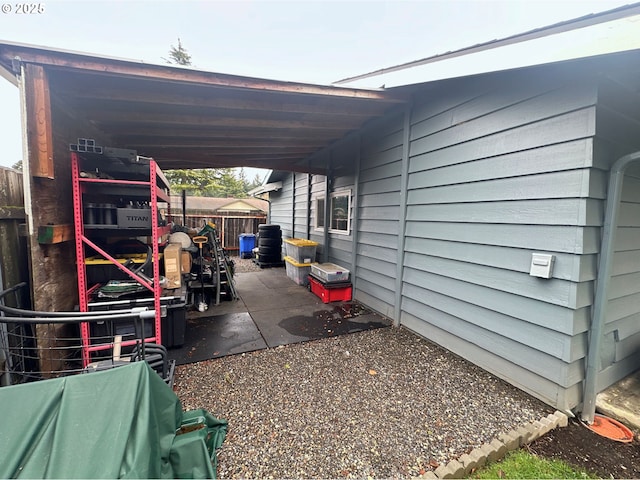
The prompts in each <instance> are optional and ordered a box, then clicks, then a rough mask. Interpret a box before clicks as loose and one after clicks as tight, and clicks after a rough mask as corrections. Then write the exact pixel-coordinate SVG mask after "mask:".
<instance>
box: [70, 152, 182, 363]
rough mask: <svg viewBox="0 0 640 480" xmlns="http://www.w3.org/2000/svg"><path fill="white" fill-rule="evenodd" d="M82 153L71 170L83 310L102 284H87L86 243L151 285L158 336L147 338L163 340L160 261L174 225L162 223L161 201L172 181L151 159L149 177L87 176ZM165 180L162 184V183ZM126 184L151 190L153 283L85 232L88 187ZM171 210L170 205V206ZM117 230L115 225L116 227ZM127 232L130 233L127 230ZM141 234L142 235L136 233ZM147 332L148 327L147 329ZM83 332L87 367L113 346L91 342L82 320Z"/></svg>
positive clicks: (74, 157)
mask: <svg viewBox="0 0 640 480" xmlns="http://www.w3.org/2000/svg"><path fill="white" fill-rule="evenodd" d="M81 161H82V160H81V154H78V153H76V152H72V153H71V171H72V178H73V216H74V226H75V244H76V245H75V246H76V265H77V274H78V297H79V305H80V311H82V312H88V311H89V297H90V295H91V294H92V293H93V292H94V291H95V290H96V289H97V288H99V285H94V286H91V287H89V286H88V285H87V271H86V258H85V245H87V246H89V247H91V248H92V249H93V250H95V251H96V252H98V253H99V254H100V255H102V257H103V258H105V259H107V260H109V261H110V262H112V263H113V265H114V266H116V267H117V268H118V269H120V270H122V271H123V272H125V273H126V274H127V275H128V276H129V277H131V278H132V279H134V280H135V281H136V282H138V283H139V284H140V285H142V286H144V287H145V288H147V289H148V290H149V291H150V292H151V293H152V294H153V308H154V310H155V322H154V335H153V336H152V337H148V338H145V341H146V342H155V343H161V339H162V331H161V313H160V312H161V310H160V308H161V305H160V297H161V296H162V287H161V286H160V261H159V253H160V252H159V243H160V238H161V237H162V236H163V235H165V234H167V233H169V232H170V230H171V226H170V225H167V226H158V201H159V200H160V201H162V202H166V203H167V205H168V206H169V202H170V196H169V182H168V181H167V178H166V177H165V176H164V174H163V173H162V170H160V168H159V167H158V165H157V164H156V162H155V161H154V160H153V159H150V161H149V180H148V181H140V180H112V179H102V178H84V177H81V176H80V171H81V170H80V163H81ZM159 183H161V184H162V185H159ZM98 185H100V186H114V187H115V186H124V187H132V188H138V189H141V188H142V189H148V192H149V204H150V209H151V212H150V214H151V228H150V229H149V230H150V233H151V235H150V237H151V242H152V255H153V261H152V265H153V283H149V282H148V281H147V280H145V279H144V278H142V277H141V276H140V275H137V274H135V273H134V272H132V271H131V270H129V269H127V268H126V267H125V266H123V265H122V264H120V263H119V262H118V261H117V260H116V259H115V258H114V257H113V256H111V255H110V254H109V253H107V252H106V251H105V250H104V249H102V248H100V247H99V246H98V245H97V244H96V243H95V242H94V241H92V240H91V238H89V237H88V236H87V232H86V231H85V223H84V213H83V210H84V209H83V195H84V194H85V193H87V189H89V188H90V187H94V188H95V187H96V186H98ZM167 212H168V213H169V212H170V211H169V207H168V209H167ZM114 229H115V227H114ZM125 233H126V232H125ZM115 235H117V236H125V235H123V232H122V231H119V232H118V233H116V234H115ZM136 236H138V235H136ZM143 332H144V328H143ZM80 334H81V337H82V346H83V348H82V362H83V366H85V367H86V366H87V365H88V364H89V362H90V361H91V355H90V354H91V352H94V351H100V350H107V349H110V348H112V345H111V344H100V345H92V344H91V342H90V331H89V324H88V323H82V324H81V327H80ZM133 343H135V341H133V340H132V341H128V342H123V343H122V344H123V345H124V346H126V345H128V344H133Z"/></svg>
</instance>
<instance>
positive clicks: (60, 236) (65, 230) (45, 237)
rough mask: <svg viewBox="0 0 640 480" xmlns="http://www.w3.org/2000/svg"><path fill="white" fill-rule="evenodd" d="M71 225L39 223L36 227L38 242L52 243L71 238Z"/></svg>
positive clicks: (66, 240)
mask: <svg viewBox="0 0 640 480" xmlns="http://www.w3.org/2000/svg"><path fill="white" fill-rule="evenodd" d="M73 238H74V236H73V225H71V224H70V223H68V224H64V225H41V226H39V227H38V243H40V244H52V243H62V242H68V241H70V240H73Z"/></svg>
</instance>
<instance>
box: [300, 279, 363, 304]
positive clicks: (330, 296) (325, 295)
mask: <svg viewBox="0 0 640 480" xmlns="http://www.w3.org/2000/svg"><path fill="white" fill-rule="evenodd" d="M309 287H310V288H311V292H312V293H313V294H314V295H315V296H317V297H318V298H320V300H322V303H329V302H349V301H351V295H352V293H353V291H352V290H353V287H352V285H351V283H348V282H347V283H344V282H343V283H323V282H321V281H320V280H318V279H317V278H315V277H314V276H313V275H309Z"/></svg>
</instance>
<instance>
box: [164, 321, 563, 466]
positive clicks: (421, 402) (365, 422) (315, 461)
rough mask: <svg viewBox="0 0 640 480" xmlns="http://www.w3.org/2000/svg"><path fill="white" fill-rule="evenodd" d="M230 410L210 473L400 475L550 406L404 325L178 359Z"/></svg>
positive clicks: (185, 378)
mask: <svg viewBox="0 0 640 480" xmlns="http://www.w3.org/2000/svg"><path fill="white" fill-rule="evenodd" d="M175 390H176V393H177V394H178V396H179V397H180V399H181V400H182V403H183V407H184V408H185V409H192V408H205V409H207V410H208V411H209V412H211V413H212V414H213V415H215V416H217V417H219V418H225V419H227V420H228V421H229V431H228V435H227V439H226V441H225V443H224V445H223V446H222V448H221V450H220V451H219V456H218V459H219V465H218V474H219V477H221V478H365V477H372V478H389V477H395V478H408V477H411V476H416V475H419V474H420V473H423V472H424V471H426V470H430V469H431V470H433V469H435V468H436V467H437V466H438V464H441V463H447V462H448V461H450V460H452V459H454V458H457V457H459V456H460V455H462V454H463V453H466V452H469V451H471V450H472V449H473V448H475V447H478V446H480V445H481V444H482V443H484V442H487V441H490V440H491V439H493V438H495V437H496V436H497V435H498V434H499V433H500V432H506V431H508V430H510V429H512V428H515V427H517V426H519V425H521V424H524V423H526V422H531V421H533V420H538V419H540V418H541V417H543V416H546V415H547V414H548V413H552V412H553V410H552V409H551V408H550V407H548V406H546V405H544V404H542V403H541V402H539V401H537V400H535V399H533V398H532V397H530V396H528V395H526V394H525V393H523V392H521V391H519V390H517V389H515V388H514V387H511V386H510V385H508V384H506V383H505V382H503V381H501V380H499V379H497V378H496V377H493V376H492V375H490V374H488V373H487V372H485V371H483V370H481V369H479V368H477V367H475V366H473V365H472V364H470V363H468V362H467V361H465V360H463V359H461V358H460V357H457V356H455V355H453V354H451V353H449V352H448V351H446V350H444V349H442V348H440V347H438V346H436V345H434V344H432V343H430V342H428V341H426V340H424V339H422V338H420V337H418V336H416V335H414V334H412V333H411V332H409V331H407V330H405V329H403V328H382V329H376V330H370V331H366V332H361V333H354V334H349V335H344V336H340V337H332V338H327V339H323V340H318V341H312V342H307V343H301V344H294V345H287V346H284V347H278V348H275V349H269V350H262V351H259V352H254V353H247V354H242V355H237V356H231V357H224V358H219V359H216V360H210V361H206V362H201V363H197V364H191V365H184V366H180V367H178V368H177V371H176V384H175Z"/></svg>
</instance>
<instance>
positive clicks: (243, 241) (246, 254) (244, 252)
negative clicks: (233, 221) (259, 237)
mask: <svg viewBox="0 0 640 480" xmlns="http://www.w3.org/2000/svg"><path fill="white" fill-rule="evenodd" d="M255 246H256V236H255V234H253V233H243V234H242V235H240V258H251V257H253V249H254V248H255Z"/></svg>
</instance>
